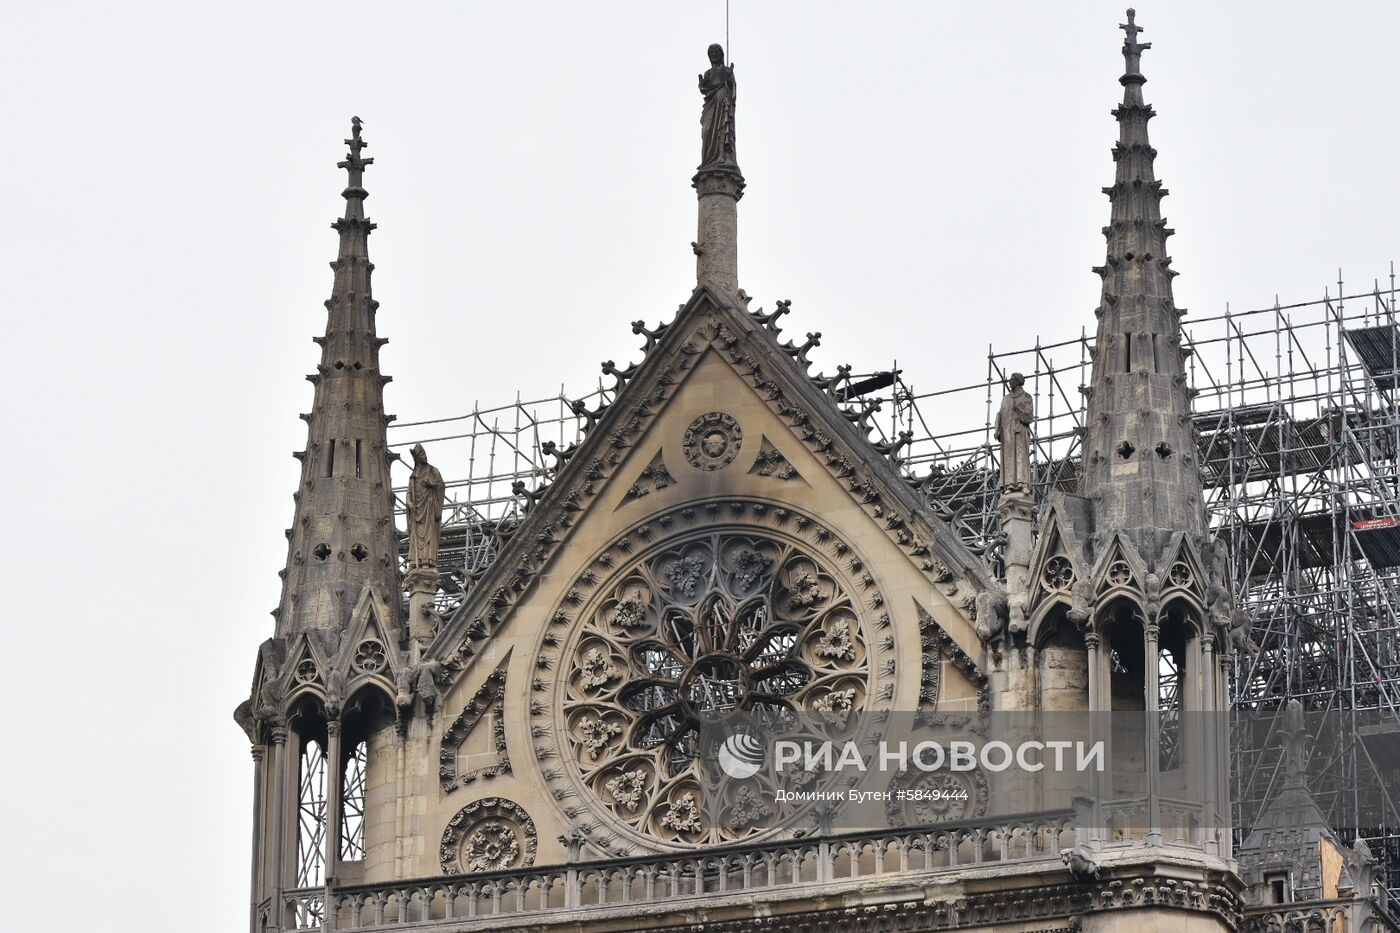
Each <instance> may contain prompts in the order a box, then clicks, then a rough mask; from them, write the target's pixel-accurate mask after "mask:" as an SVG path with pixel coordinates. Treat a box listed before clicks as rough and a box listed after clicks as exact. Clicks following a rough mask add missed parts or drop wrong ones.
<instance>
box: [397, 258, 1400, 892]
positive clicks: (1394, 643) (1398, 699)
mask: <svg viewBox="0 0 1400 933" xmlns="http://www.w3.org/2000/svg"><path fill="white" fill-rule="evenodd" d="M1398 311H1400V309H1397V306H1396V283H1395V276H1394V272H1393V270H1392V273H1391V275H1390V277H1389V282H1388V285H1385V286H1382V285H1381V283H1379V282H1377V283H1375V284H1374V285H1373V287H1372V288H1371V289H1370V290H1369V291H1366V292H1357V293H1354V294H1345V290H1344V288H1343V283H1342V281H1341V277H1340V274H1339V276H1338V281H1337V283H1336V286H1335V291H1334V290H1332V289H1330V288H1329V289H1328V290H1326V291H1324V294H1323V296H1322V297H1321V298H1318V299H1316V300H1312V301H1303V302H1298V303H1295V304H1287V305H1285V304H1280V303H1278V302H1277V301H1275V303H1274V304H1273V305H1272V306H1271V307H1264V308H1257V309H1253V310H1247V311H1239V312H1236V311H1231V310H1229V309H1228V308H1227V310H1226V312H1225V313H1224V314H1219V315H1214V316H1204V317H1196V318H1186V319H1183V321H1182V333H1183V342H1184V345H1185V346H1186V347H1187V348H1188V351H1189V357H1188V367H1189V373H1188V375H1189V378H1190V382H1191V385H1192V386H1193V387H1194V389H1195V391H1196V393H1197V396H1196V398H1195V402H1194V411H1195V414H1194V416H1193V417H1194V421H1195V426H1196V429H1197V432H1198V435H1199V450H1198V462H1199V464H1200V469H1201V477H1202V482H1203V486H1204V488H1205V492H1206V508H1207V513H1208V515H1209V519H1210V525H1211V527H1212V529H1214V530H1215V532H1216V533H1217V534H1218V535H1220V536H1221V537H1223V538H1224V539H1225V540H1226V541H1228V542H1229V544H1230V554H1231V572H1232V574H1233V586H1234V590H1235V593H1236V596H1237V598H1238V599H1239V601H1240V603H1241V605H1242V606H1243V607H1244V608H1246V609H1247V610H1248V612H1249V614H1250V616H1251V618H1252V619H1253V624H1254V630H1253V637H1254V640H1255V642H1256V643H1257V644H1258V645H1259V651H1258V653H1257V654H1254V655H1252V656H1251V655H1244V654H1241V655H1239V656H1237V658H1236V671H1235V676H1234V678H1233V680H1232V684H1231V691H1232V701H1233V703H1234V704H1235V706H1236V708H1237V709H1242V710H1250V711H1255V712H1273V711H1277V710H1279V709H1281V707H1282V705H1283V703H1284V702H1286V701H1287V700H1288V699H1291V698H1298V699H1299V700H1301V701H1302V702H1303V704H1304V706H1305V708H1306V709H1308V710H1309V711H1311V712H1314V713H1319V714H1321V713H1348V714H1352V713H1358V714H1364V722H1363V723H1361V724H1354V723H1351V720H1350V719H1349V718H1347V717H1340V718H1339V719H1338V721H1339V722H1347V723H1349V725H1348V727H1347V728H1345V729H1339V730H1337V734H1335V735H1329V736H1325V737H1321V738H1322V740H1321V741H1319V743H1318V745H1317V746H1316V747H1315V749H1314V752H1313V761H1312V764H1311V766H1310V772H1311V773H1312V774H1313V775H1314V776H1315V777H1316V778H1317V779H1316V780H1314V781H1313V784H1314V786H1312V791H1313V794H1314V796H1315V797H1316V798H1317V800H1318V804H1319V806H1320V807H1321V809H1322V811H1323V813H1324V814H1325V815H1326V817H1327V818H1328V820H1329V821H1330V823H1331V825H1332V827H1333V828H1334V830H1336V831H1337V832H1338V833H1339V834H1341V835H1342V836H1343V838H1344V839H1346V840H1348V841H1349V840H1350V839H1351V838H1353V837H1354V836H1357V835H1360V836H1362V837H1364V838H1365V839H1366V840H1367V842H1368V844H1369V845H1370V846H1371V848H1372V851H1374V852H1376V854H1377V855H1378V856H1380V857H1381V859H1382V861H1383V862H1384V863H1386V865H1387V867H1388V868H1389V875H1390V879H1391V884H1392V885H1400V806H1397V803H1400V780H1397V779H1396V778H1397V769H1400V322H1397V320H1396V315H1397V312H1398ZM1092 348H1093V339H1092V336H1091V335H1090V334H1088V333H1086V332H1083V331H1081V333H1080V334H1079V336H1078V337H1075V338H1073V339H1069V340H1061V341H1058V342H1050V343H1045V342H1042V341H1040V340H1037V341H1036V343H1035V345H1034V346H1032V347H1030V348H1029V349H1022V350H1011V351H997V350H995V349H993V348H991V347H989V348H988V354H987V370H986V376H985V378H984V379H983V380H981V381H978V382H975V383H971V384H967V385H962V386H957V387H954V388H947V389H940V390H937V391H930V392H918V391H916V390H915V389H914V387H913V386H911V385H910V384H909V383H908V382H907V381H906V380H905V378H904V377H903V374H902V373H901V371H900V369H899V366H898V365H897V364H896V365H892V366H891V367H890V368H889V369H888V370H885V371H882V372H877V373H871V374H866V375H850V374H847V373H845V372H844V371H843V374H842V377H841V379H840V381H839V382H838V383H837V384H836V385H835V386H833V387H832V388H831V389H830V390H829V391H831V392H832V393H833V394H834V395H835V396H836V397H837V398H838V401H842V402H848V403H853V404H857V405H865V406H869V405H870V403H871V402H872V401H873V400H875V399H879V400H880V401H881V403H882V404H881V408H880V411H879V414H878V415H877V416H876V417H873V418H871V419H870V423H871V424H872V425H873V426H874V429H875V430H874V434H875V435H878V439H879V440H881V441H883V442H886V443H889V442H891V441H894V440H895V439H896V438H898V436H899V435H900V434H901V433H902V432H911V433H912V440H910V441H909V443H908V444H907V446H905V447H904V448H903V449H902V451H901V452H900V457H901V469H903V470H905V471H906V472H907V473H908V474H909V475H910V476H911V477H914V476H917V477H919V478H920V479H921V480H922V483H921V488H922V489H923V491H924V493H925V495H927V497H928V498H929V501H930V503H931V504H932V505H934V506H936V507H937V508H938V509H939V511H940V512H941V513H942V514H943V515H944V516H945V517H949V518H950V520H951V521H952V522H953V523H954V525H955V527H956V528H957V529H958V531H959V533H960V534H961V535H962V536H963V537H964V539H965V540H966V541H967V542H968V544H969V545H971V546H973V547H974V548H975V549H976V550H977V551H978V552H979V553H983V554H984V555H985V556H986V557H987V559H988V560H989V561H991V562H992V563H993V564H994V565H995V564H997V563H998V562H999V559H1000V556H999V549H1000V529H999V528H998V526H997V519H996V508H995V506H996V500H997V496H998V485H999V465H998V463H997V445H996V443H995V442H994V439H993V436H992V431H993V420H994V417H995V412H996V408H997V405H998V404H999V402H1000V399H1001V396H1002V394H1003V392H1004V381H1005V379H1006V377H1008V376H1009V375H1010V373H1011V372H1013V371H1018V372H1021V373H1023V374H1024V375H1025V377H1026V388H1027V390H1028V391H1030V392H1031V393H1032V395H1033V396H1034V398H1035V401H1036V418H1035V424H1034V439H1035V440H1034V445H1033V450H1032V456H1033V460H1034V472H1035V476H1036V484H1035V485H1036V491H1037V494H1038V498H1040V499H1043V497H1044V494H1045V493H1046V492H1048V491H1050V490H1055V489H1058V490H1063V491H1065V492H1070V493H1073V492H1075V491H1076V488H1077V484H1078V476H1079V444H1080V435H1081V429H1082V427H1083V422H1084V396H1083V395H1082V394H1081V392H1080V387H1081V386H1085V385H1087V384H1088V383H1089V375H1090V372H1089V371H1090V366H1091V360H1092ZM609 395H610V393H609V392H608V390H606V389H605V388H604V387H603V385H602V383H600V384H599V385H598V387H597V389H595V390H594V392H592V393H591V394H590V395H588V396H586V397H585V399H584V402H585V403H586V407H587V408H589V409H596V408H597V407H598V404H599V403H601V402H602V401H605V400H608V397H609ZM931 420H932V421H936V422H937V423H938V424H940V425H972V426H969V427H966V428H963V429H960V430H953V431H943V432H936V431H935V430H934V429H933V427H932V425H931V424H930V421H931ZM582 426H583V419H582V417H581V416H579V415H578V414H576V413H575V410H574V407H573V406H572V405H571V403H570V401H569V400H568V399H567V398H566V397H565V396H564V394H563V393H562V392H561V393H560V395H558V396H556V397H551V398H548V399H542V400H539V401H534V402H521V401H519V400H517V401H516V402H515V403H513V404H511V405H506V406H502V407H500V408H494V409H487V410H482V409H479V408H473V410H472V412H470V413H469V414H465V415H460V416H456V417H453V418H446V419H440V420H435V421H420V422H414V423H408V424H401V425H394V426H393V433H392V434H391V441H392V446H393V447H394V448H395V449H396V450H399V451H402V452H407V450H408V448H409V447H410V446H412V444H413V443H415V442H420V441H421V442H422V443H423V444H424V445H425V446H426V447H428V448H429V451H430V456H431V458H432V460H433V462H434V463H437V464H439V465H440V467H441V468H442V469H443V471H444V475H445V476H448V477H449V480H448V495H449V498H448V506H449V511H448V513H447V515H446V517H445V519H444V528H443V563H444V570H445V571H446V572H447V575H448V577H449V578H450V579H449V582H448V591H447V592H444V593H443V594H442V595H441V596H440V597H439V609H440V610H441V611H444V612H446V611H450V610H451V609H452V608H453V607H454V606H455V605H456V604H457V603H458V602H460V600H461V597H462V594H463V593H464V591H465V589H466V588H467V587H469V586H470V583H471V581H472V580H473V579H474V578H475V577H476V576H478V575H479V574H480V572H481V570H482V569H483V568H484V567H485V566H486V565H487V564H488V563H489V562H490V560H491V559H492V557H493V556H494V553H495V549H496V547H497V546H498V544H499V541H500V535H501V532H502V531H503V530H504V531H506V532H508V530H509V528H510V526H511V525H512V523H514V522H515V521H517V520H518V517H519V515H520V509H521V506H522V503H523V501H524V500H523V499H522V496H521V493H520V489H521V488H527V489H533V488H534V487H536V486H538V485H539V484H540V483H541V482H542V481H544V480H546V479H547V478H548V476H549V475H550V472H551V469H552V465H553V464H552V462H551V460H550V458H549V457H548V456H547V454H546V452H545V442H546V441H552V442H553V443H554V444H557V445H558V446H559V447H560V448H564V447H567V446H568V445H569V444H571V443H574V442H576V441H578V440H579V439H580V438H581V437H582ZM454 471H455V472H454ZM517 482H523V483H524V484H525V485H524V487H515V488H514V489H513V486H514V484H516V483H517ZM402 494H403V492H402V490H401V489H397V490H396V496H398V498H399V506H400V508H402ZM998 569H1000V568H998ZM1235 738H1236V742H1235V746H1234V747H1235V755H1234V761H1233V781H1234V788H1235V797H1236V801H1235V805H1236V820H1235V825H1236V827H1237V832H1239V833H1241V834H1245V833H1247V832H1248V828H1249V825H1250V823H1251V821H1252V819H1253V818H1254V816H1255V814H1257V812H1258V808H1259V806H1260V805H1261V804H1262V802H1263V801H1265V800H1267V799H1268V798H1269V796H1270V795H1271V793H1272V791H1273V789H1274V788H1276V787H1277V786H1278V783H1279V781H1280V780H1281V761H1280V756H1279V754H1278V748H1277V739H1276V737H1274V736H1273V735H1272V732H1271V731H1268V730H1266V732H1265V733H1264V734H1262V735H1260V734H1252V735H1251V736H1239V735H1237V736H1236V737H1235Z"/></svg>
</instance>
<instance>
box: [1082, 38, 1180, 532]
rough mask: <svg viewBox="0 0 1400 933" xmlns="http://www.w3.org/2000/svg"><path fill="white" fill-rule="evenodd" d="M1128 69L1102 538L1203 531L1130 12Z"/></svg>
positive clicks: (1095, 414) (1102, 424)
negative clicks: (1114, 533)
mask: <svg viewBox="0 0 1400 933" xmlns="http://www.w3.org/2000/svg"><path fill="white" fill-rule="evenodd" d="M1120 28H1121V29H1123V31H1124V32H1125V33H1126V34H1127V35H1126V38H1125V39H1124V41H1123V59H1124V63H1125V66H1126V67H1125V70H1124V74H1123V77H1121V78H1120V79H1119V83H1121V84H1122V85H1123V103H1122V105H1121V106H1120V107H1118V108H1117V109H1116V110H1114V111H1113V115H1114V116H1115V117H1117V119H1118V144H1117V145H1116V146H1114V148H1113V160H1114V162H1115V163H1116V165H1117V170H1116V172H1115V177H1114V181H1113V185H1112V186H1111V187H1108V188H1105V189H1103V190H1104V193H1105V194H1107V195H1108V196H1109V200H1110V204H1111V210H1110V218H1109V224H1108V226H1106V227H1104V228H1103V233H1104V237H1105V238H1106V239H1107V240H1108V258H1107V262H1106V263H1105V264H1104V265H1103V266H1099V267H1097V268H1095V269H1094V271H1095V272H1096V273H1098V274H1099V276H1100V277H1101V278H1102V279H1103V296H1102V299H1101V301H1100V303H1099V307H1098V308H1097V309H1096V310H1095V314H1096V315H1097V317H1098V319H1099V324H1098V337H1097V342H1096V352H1095V354H1094V365H1093V378H1092V381H1091V384H1090V385H1089V387H1088V388H1087V389H1086V391H1087V392H1088V394H1089V398H1088V414H1087V425H1086V427H1087V430H1086V437H1085V443H1084V473H1083V477H1082V479H1081V486H1080V491H1081V493H1082V494H1083V495H1085V496H1087V497H1090V498H1092V499H1094V500H1095V501H1096V506H1095V512H1096V515H1097V521H1096V524H1097V527H1098V528H1099V529H1100V530H1128V531H1131V530H1132V529H1137V528H1152V529H1158V530H1165V531H1187V532H1193V533H1195V534H1196V535H1199V534H1201V533H1202V532H1203V531H1204V529H1205V514H1204V507H1203V505H1202V495H1201V483H1200V477H1199V474H1198V473H1197V464H1196V450H1195V443H1194V434H1193V431H1192V427H1191V404H1190V395H1189V390H1188V388H1187V385H1186V369H1185V365H1184V360H1185V356H1184V354H1183V352H1182V347H1181V337H1180V327H1179V318H1180V316H1181V314H1182V313H1183V309H1178V308H1177V307H1176V305H1175V303H1174V302H1173V300H1172V285H1171V281H1172V277H1173V276H1175V275H1176V273H1175V272H1173V271H1172V270H1171V257H1170V256H1168V255H1167V246H1166V240H1167V237H1169V236H1171V234H1172V231H1171V229H1170V228H1168V227H1167V225H1166V221H1165V220H1164V219H1163V218H1162V215H1161V207H1160V203H1161V199H1162V198H1163V197H1164V196H1166V194H1167V189H1166V188H1164V187H1162V183H1161V182H1160V181H1158V180H1157V176H1156V174H1155V172H1154V171H1153V160H1154V158H1155V156H1156V155H1157V151H1156V150H1155V149H1153V148H1152V145H1151V143H1149V142H1148V138H1147V121H1148V120H1150V119H1151V118H1152V117H1153V116H1154V113H1153V110H1152V107H1151V105H1149V104H1146V103H1144V102H1143V98H1142V86H1143V84H1145V83H1146V82H1147V79H1146V78H1145V77H1143V75H1142V71H1141V67H1140V65H1141V60H1142V53H1143V52H1144V51H1145V50H1147V49H1149V48H1151V47H1152V46H1151V43H1145V42H1139V41H1138V34H1139V33H1140V32H1142V30H1141V28H1140V27H1139V26H1138V25H1137V23H1136V22H1135V13H1134V11H1133V10H1128V22H1127V23H1126V24H1124V25H1122V26H1121V27H1120Z"/></svg>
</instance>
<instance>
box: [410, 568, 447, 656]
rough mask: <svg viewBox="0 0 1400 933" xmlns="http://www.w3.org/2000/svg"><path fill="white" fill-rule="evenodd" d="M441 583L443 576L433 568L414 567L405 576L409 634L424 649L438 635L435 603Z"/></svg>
mask: <svg viewBox="0 0 1400 933" xmlns="http://www.w3.org/2000/svg"><path fill="white" fill-rule="evenodd" d="M441 583H442V575H441V574H439V573H438V572H437V570H436V569H434V568H432V567H414V568H413V569H412V570H410V571H409V572H408V573H406V574H404V578H403V588H404V592H406V593H408V634H409V635H410V636H411V637H412V638H413V640H414V641H415V642H417V643H418V644H419V645H420V646H423V647H426V646H427V644H428V642H430V641H432V640H433V636H434V635H436V634H437V618H436V617H435V616H434V615H433V603H434V601H435V600H436V599H437V593H438V589H439V587H440V586H441Z"/></svg>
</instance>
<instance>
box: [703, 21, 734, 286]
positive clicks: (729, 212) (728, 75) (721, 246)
mask: <svg viewBox="0 0 1400 933" xmlns="http://www.w3.org/2000/svg"><path fill="white" fill-rule="evenodd" d="M708 54H709V56H710V68H709V70H708V71H706V72H705V73H704V74H702V75H700V93H701V94H703V95H704V97H705V107H704V110H703V111H702V112H701V115H700V136H701V147H700V167H699V169H698V170H697V171H696V173H695V177H694V178H693V179H691V184H692V185H694V186H695V192H696V194H697V196H698V197H699V199H700V229H699V236H698V237H697V239H696V241H695V242H694V243H693V244H691V245H692V246H693V247H694V249H695V279H696V284H697V285H707V286H709V287H710V288H713V289H715V290H716V291H718V292H720V293H721V294H724V295H728V296H731V297H734V298H735V299H736V300H737V297H738V293H739V199H740V198H741V197H743V196H744V174H743V172H741V171H739V163H738V156H737V155H736V153H735V144H734V103H735V98H736V93H735V85H734V66H733V65H728V64H725V61H724V49H723V47H721V46H720V45H718V44H715V45H711V46H710V48H709V53H708Z"/></svg>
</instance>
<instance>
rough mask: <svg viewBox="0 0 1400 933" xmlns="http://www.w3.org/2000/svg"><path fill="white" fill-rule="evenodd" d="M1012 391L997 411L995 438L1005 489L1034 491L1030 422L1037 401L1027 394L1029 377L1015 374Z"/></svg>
mask: <svg viewBox="0 0 1400 933" xmlns="http://www.w3.org/2000/svg"><path fill="white" fill-rule="evenodd" d="M1008 384H1009V385H1010V386H1011V391H1010V392H1008V393H1006V397H1005V398H1003V399H1002V400H1001V409H1000V410H999V411H998V412H997V428H996V438H997V440H998V441H1000V442H1001V485H1002V487H1003V488H1004V489H1008V490H1019V491H1021V492H1030V491H1031V421H1032V420H1034V419H1035V400H1034V399H1032V398H1031V395H1030V393H1029V392H1027V391H1026V389H1025V385H1026V377H1025V376H1023V375H1021V374H1020V373H1012V374H1011V379H1010V380H1008Z"/></svg>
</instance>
